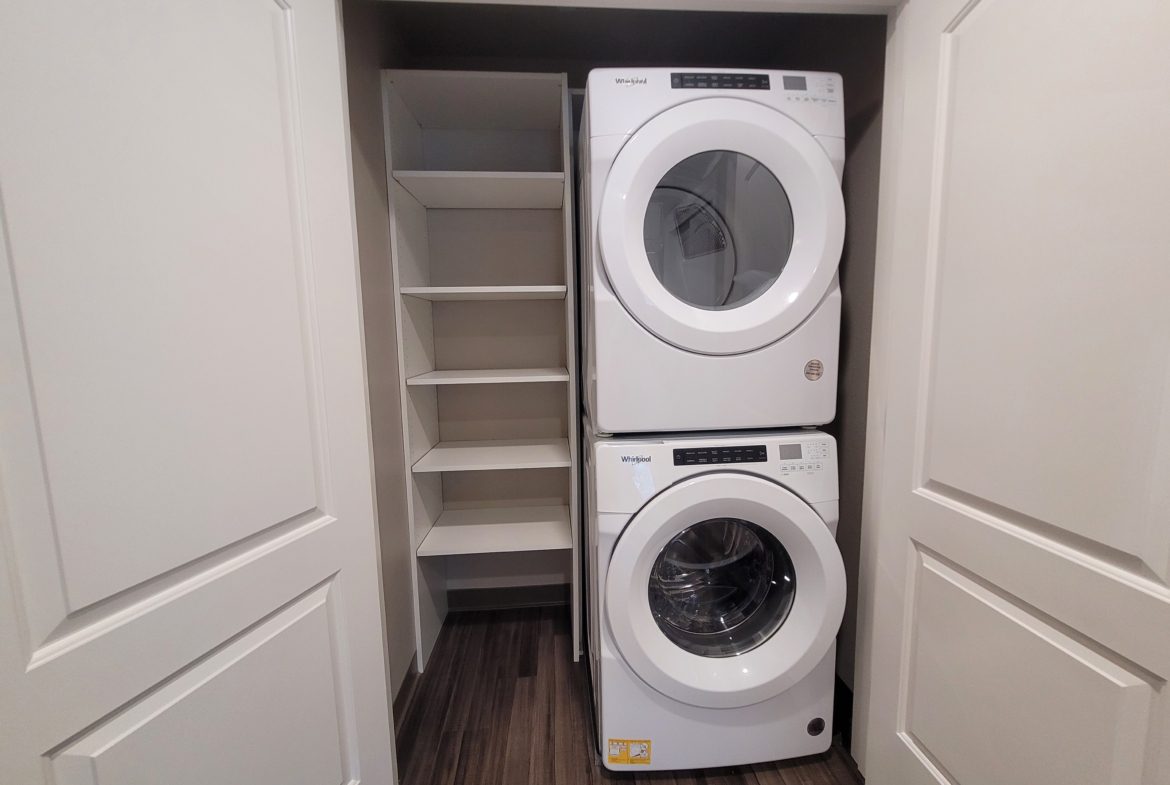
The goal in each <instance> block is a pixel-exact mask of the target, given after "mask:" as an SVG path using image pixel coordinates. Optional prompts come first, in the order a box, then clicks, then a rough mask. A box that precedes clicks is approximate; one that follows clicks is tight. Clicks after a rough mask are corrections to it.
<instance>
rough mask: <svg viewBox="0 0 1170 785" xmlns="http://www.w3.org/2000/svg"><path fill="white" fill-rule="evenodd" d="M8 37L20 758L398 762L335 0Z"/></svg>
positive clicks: (3, 18) (192, 5) (335, 766)
mask: <svg viewBox="0 0 1170 785" xmlns="http://www.w3.org/2000/svg"><path fill="white" fill-rule="evenodd" d="M0 52H2V53H3V54H0V66H2V67H0V103H3V105H4V106H6V107H9V108H10V111H9V112H8V113H7V114H6V118H5V121H4V123H3V125H2V127H0V189H2V194H3V214H2V218H3V223H2V225H0V231H3V234H4V237H3V240H4V242H3V244H2V245H0V253H2V254H3V262H4V268H5V269H4V271H3V275H2V276H0V320H2V327H0V357H2V358H3V370H2V372H0V408H2V410H3V413H4V423H5V426H4V431H5V433H4V440H3V443H2V444H0V484H2V486H0V487H2V490H3V508H2V510H0V516H2V517H0V534H2V535H3V538H2V540H0V545H3V547H4V550H5V552H6V559H5V560H4V561H3V569H4V570H5V572H6V573H7V575H6V580H4V581H3V582H2V585H3V586H4V591H5V595H4V598H3V604H2V605H0V613H3V614H4V616H3V619H0V623H2V624H3V626H4V629H5V630H8V631H12V632H14V633H15V635H5V636H4V639H3V644H2V646H3V649H0V687H2V688H3V693H4V696H5V700H4V703H5V705H6V706H7V705H16V706H21V707H23V710H22V712H21V723H20V725H19V727H18V728H14V729H12V732H11V733H10V732H9V729H7V728H6V731H5V734H3V735H4V738H3V740H2V741H0V768H2V769H3V770H4V771H5V775H6V776H8V775H9V774H11V775H12V777H13V781H14V782H15V781H19V782H28V783H32V782H41V781H44V778H45V777H46V776H49V774H47V772H52V776H53V777H55V778H56V779H57V781H60V782H63V783H73V782H94V783H105V782H134V781H139V780H138V779H135V778H141V781H144V782H145V781H158V778H159V776H164V778H165V779H166V780H167V781H168V782H193V783H194V782H209V781H217V782H232V781H239V782H244V781H250V782H256V781H274V782H275V781H281V782H302V781H303V782H324V781H329V782H334V781H348V780H354V781H359V780H360V781H368V782H379V783H381V782H390V781H391V779H392V776H393V774H392V763H391V760H390V750H391V746H390V739H389V725H388V719H387V706H386V691H385V684H384V680H385V662H384V654H383V646H382V627H381V620H380V611H379V602H378V598H377V595H376V591H377V565H376V562H375V558H376V557H375V554H376V552H377V548H376V543H375V537H374V529H373V525H374V524H373V514H372V513H373V511H372V494H371V489H370V471H371V470H370V463H369V445H368V432H367V424H366V403H365V390H364V381H363V372H362V358H361V334H360V329H359V328H360V325H359V312H358V299H357V281H356V266H355V260H354V251H353V228H352V227H353V224H352V211H351V206H350V200H351V196H350V188H349V181H348V155H347V149H346V144H347V136H346V126H345V105H344V101H343V93H342V90H343V86H344V75H343V70H342V63H341V53H340V47H339V30H338V19H337V9H336V7H335V5H334V3H333V2H329V0H296V1H295V2H292V3H284V2H276V1H275V0H245V1H244V2H229V1H228V0H213V2H179V3H165V4H161V5H160V4H152V3H143V2H138V1H137V0H120V1H119V0H115V2H109V3H101V4H93V5H78V4H44V3H35V2H31V0H29V1H28V2H25V1H24V0H22V1H21V2H18V3H10V4H8V5H7V6H5V8H4V10H3V12H2V13H0ZM9 589H11V592H9V591H8V590H9ZM10 700H11V703H9V701H10ZM79 734H80V735H79ZM209 750H216V753H215V754H214V755H211V754H208V751H209ZM161 772H165V775H162V774H160V773H161ZM87 778H88V779H87Z"/></svg>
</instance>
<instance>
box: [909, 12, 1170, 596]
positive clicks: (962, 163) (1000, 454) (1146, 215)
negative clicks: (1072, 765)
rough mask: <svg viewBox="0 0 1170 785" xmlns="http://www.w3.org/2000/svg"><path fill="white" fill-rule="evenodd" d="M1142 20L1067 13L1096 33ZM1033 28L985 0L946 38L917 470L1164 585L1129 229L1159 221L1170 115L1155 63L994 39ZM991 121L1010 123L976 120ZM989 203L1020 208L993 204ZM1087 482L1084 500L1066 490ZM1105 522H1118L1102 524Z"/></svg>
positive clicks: (1151, 252)
mask: <svg viewBox="0 0 1170 785" xmlns="http://www.w3.org/2000/svg"><path fill="white" fill-rule="evenodd" d="M1009 9H1010V10H1009ZM1146 13H1149V12H1148V11H1143V10H1142V7H1141V4H1122V5H1120V6H1108V7H1107V6H1093V7H1092V8H1088V7H1087V6H1086V10H1085V14H1086V15H1087V18H1088V19H1093V18H1095V19H1096V22H1097V23H1099V25H1101V26H1105V25H1114V26H1116V25H1117V24H1118V20H1116V19H1115V17H1121V21H1122V22H1123V23H1128V24H1130V25H1132V24H1141V23H1142V16H1143V14H1146ZM1050 14H1051V10H1050V9H1048V8H1047V4H1046V3H1043V2H1031V3H1024V4H1022V5H1020V6H1018V7H1009V6H1008V5H1006V4H1002V3H998V2H995V1H994V0H984V1H983V2H979V3H972V4H969V5H968V6H966V7H965V8H964V9H963V11H962V13H961V14H959V15H958V16H957V17H956V18H955V19H954V20H953V21H952V22H951V24H950V25H948V27H947V32H946V36H945V39H944V44H943V49H942V55H941V62H940V90H939V98H938V101H939V110H938V116H939V127H938V131H937V138H936V145H935V161H934V166H935V179H934V183H933V191H934V193H933V198H932V204H931V213H932V216H931V226H930V234H929V242H930V249H929V251H928V254H929V256H928V264H929V265H930V267H929V273H928V274H929V276H930V284H929V285H930V289H931V294H932V301H931V302H929V303H928V305H927V313H928V315H929V317H930V319H931V325H932V331H931V332H930V333H929V334H928V336H927V346H928V350H929V355H928V356H929V366H928V370H927V372H926V375H925V377H924V380H925V381H926V383H927V385H928V388H927V395H928V400H927V401H925V402H924V406H923V408H924V409H925V411H926V412H927V415H926V418H925V422H924V426H925V428H924V434H923V437H924V441H925V444H924V454H923V462H924V466H923V476H924V480H929V481H933V482H937V483H940V484H942V485H944V486H948V487H949V488H953V489H955V490H957V491H959V492H960V494H961V495H963V496H964V497H965V498H966V500H967V501H970V502H974V503H976V504H983V505H985V506H987V507H989V508H990V507H994V508H996V509H999V510H1003V511H1010V514H1009V516H1008V519H1009V520H1010V521H1011V522H1012V523H1013V524H1014V525H1017V526H1021V527H1024V528H1028V529H1035V530H1039V531H1040V532H1041V533H1042V534H1044V535H1046V536H1049V537H1052V538H1054V539H1059V540H1061V541H1062V542H1064V544H1066V545H1068V546H1069V547H1071V548H1074V549H1077V550H1081V551H1083V552H1084V553H1085V554H1086V555H1088V556H1092V557H1095V558H1098V559H1101V560H1103V561H1107V562H1110V563H1113V564H1118V565H1121V566H1123V568H1125V569H1130V570H1132V571H1133V572H1134V573H1135V574H1137V575H1144V576H1148V577H1155V578H1156V579H1158V580H1159V581H1161V582H1162V583H1164V584H1165V583H1167V581H1168V580H1170V528H1168V527H1166V526H1165V525H1164V521H1165V519H1166V515H1167V513H1168V512H1170V498H1168V496H1167V493H1166V491H1165V490H1164V487H1163V486H1164V485H1165V481H1164V480H1165V477H1167V476H1170V448H1168V447H1167V441H1166V439H1167V436H1168V434H1170V407H1167V405H1166V396H1167V390H1170V309H1166V308H1165V307H1164V304H1163V298H1164V293H1165V292H1166V291H1168V290H1170V267H1167V266H1166V265H1165V264H1164V263H1163V261H1164V260H1163V259H1162V258H1161V256H1162V254H1159V253H1158V252H1157V250H1156V249H1154V248H1152V247H1150V245H1149V241H1148V238H1147V237H1146V236H1145V235H1144V233H1143V228H1145V227H1152V226H1156V225H1158V222H1159V221H1160V220H1162V216H1164V215H1165V211H1166V210H1167V209H1168V208H1170V198H1167V196H1166V195H1165V193H1164V190H1165V189H1161V190H1162V191H1163V193H1161V194H1159V186H1158V183H1159V181H1160V180H1161V178H1160V176H1159V175H1158V174H1157V173H1156V172H1155V171H1154V170H1152V169H1151V168H1150V166H1149V164H1150V162H1151V161H1152V160H1155V159H1156V158H1157V157H1158V155H1159V154H1160V151H1161V150H1162V148H1163V135H1162V134H1163V131H1164V130H1165V129H1166V128H1170V108H1167V107H1166V105H1165V101H1164V100H1163V101H1162V105H1160V106H1159V105H1158V103H1157V102H1158V94H1157V93H1156V92H1151V91H1150V89H1151V87H1152V86H1153V80H1154V79H1155V76H1154V74H1155V73H1156V72H1157V70H1158V68H1159V65H1158V63H1159V59H1158V56H1157V55H1156V54H1154V53H1152V52H1150V51H1147V50H1146V49H1145V48H1143V47H1140V46H1139V47H1133V46H1130V45H1129V42H1128V39H1127V38H1125V37H1118V38H1116V39H1103V38H1101V37H1098V36H1095V35H1092V36H1090V38H1091V40H1086V39H1085V37H1084V36H1082V35H1081V34H1079V33H1073V34H1067V33H1066V34H1063V35H1062V34H1054V35H1052V36H1051V37H1050V39H1049V44H1047V46H1050V47H1051V49H1052V52H1051V56H1048V57H1045V58H1043V59H1042V60H1040V61H1037V58H1036V57H1035V53H1034V52H1033V51H1032V50H1031V49H1028V48H1024V47H1020V46H1019V45H1018V44H1016V45H1015V46H1013V45H1012V44H1013V42H1014V39H1015V37H1016V36H1017V35H1019V30H1021V29H1036V30H1039V29H1043V28H1044V27H1045V26H1047V25H1049V24H1051V16H1050ZM1150 21H1151V22H1153V21H1155V20H1153V19H1151V20H1150ZM1085 24H1086V25H1091V23H1090V22H1088V21H1086V22H1085ZM1089 29H1090V28H1089V27H1088V26H1086V28H1085V30H1086V31H1087V30H1089ZM1087 51H1093V52H1094V56H1093V57H1085V56H1080V55H1081V53H1083V52H1087ZM1103 63H1108V66H1104V65H1103ZM1121 74H1125V75H1126V76H1125V77H1124V79H1123V81H1121V82H1118V81H1117V79H1118V78H1119V77H1120V75H1121ZM1062 84H1067V85H1070V86H1075V87H1076V88H1077V89H1069V88H1067V87H1062V86H1061V85H1062ZM1082 91H1083V92H1082ZM1162 92H1163V94H1164V93H1165V90H1163V91H1162ZM1090 96H1092V99H1090ZM1163 97H1164V96H1163ZM1135 101H1137V102H1142V103H1147V102H1148V103H1149V115H1150V116H1143V118H1142V121H1141V122H1133V121H1132V120H1130V119H1128V118H1129V117H1130V113H1128V112H1127V111H1126V109H1127V107H1130V106H1132V105H1133V102H1135ZM1130 112H1132V110H1130ZM1143 114H1144V113H1143ZM996 116H1000V117H1004V118H1015V119H1017V121H1001V122H988V120H987V118H992V117H996ZM989 161H992V162H993V163H992V165H987V164H988V162H989ZM1048 189H1051V190H1052V191H1053V192H1054V193H1057V194H1060V195H1061V196H1062V198H1060V199H1054V198H1045V196H1044V195H1043V193H1042V192H1043V191H1047V190H1048ZM1005 193H1019V194H1022V193H1031V194H1032V197H1033V198H1029V199H1027V200H1022V201H1021V203H1020V204H1019V206H1018V209H1014V210H1011V211H1003V210H996V209H995V206H996V205H997V204H999V203H1000V202H1001V201H1002V200H1003V198H1004V194H1005ZM1105 194H1113V195H1115V197H1114V198H1109V197H1104V196H1103V195H1105ZM1076 215H1081V216H1083V220H1078V219H1076V218H1073V217H1072V216H1076ZM1121 402H1124V405H1122V404H1121ZM1073 423H1075V425H1070V424H1073ZM1086 486H1092V487H1093V489H1094V492H1093V493H1092V494H1079V493H1070V492H1068V490H1067V489H1069V488H1076V487H1086ZM1118 516H1120V517H1123V518H1126V519H1128V520H1130V521H1133V525H1128V526H1121V527H1119V526H1115V525H1113V523H1112V520H1113V518H1114V517H1118Z"/></svg>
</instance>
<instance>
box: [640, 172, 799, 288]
mask: <svg viewBox="0 0 1170 785" xmlns="http://www.w3.org/2000/svg"><path fill="white" fill-rule="evenodd" d="M792 235H793V219H792V206H791V204H790V203H789V200H788V195H787V194H786V193H785V191H784V187H783V186H782V185H781V184H780V181H779V180H777V179H776V176H775V175H774V174H772V172H771V171H770V170H769V169H768V168H767V167H766V166H764V165H763V164H762V163H760V162H759V161H757V160H756V159H754V158H752V157H751V156H749V155H744V154H743V153H737V152H731V151H728V150H708V151H706V152H703V153H698V154H697V155H692V156H690V157H688V158H686V159H684V160H682V161H680V162H679V163H677V164H675V165H674V166H673V167H672V168H671V169H670V171H668V172H667V173H666V174H665V175H664V176H663V178H662V180H661V181H660V182H659V183H658V185H657V186H656V187H655V188H654V191H653V193H652V194H651V196H650V202H649V204H648V205H647V206H646V215H645V218H644V221H643V240H644V243H645V248H646V256H647V258H648V259H649V262H650V267H651V269H652V270H653V271H654V275H655V276H656V277H657V278H658V280H659V281H660V282H661V283H662V285H663V286H664V287H666V289H667V290H668V291H669V292H670V293H671V294H673V295H674V296H675V297H677V298H679V299H680V300H682V301H684V302H686V303H688V304H690V305H693V306H696V307H699V308H705V309H709V310H724V309H727V308H737V307H739V306H742V305H744V304H746V303H748V302H751V301H752V300H754V299H755V298H756V297H758V296H759V295H761V294H763V293H764V292H765V291H767V289H768V288H769V287H770V286H771V285H772V284H773V283H774V282H775V281H776V279H777V278H779V277H780V274H781V273H782V272H783V271H784V266H785V264H786V263H787V262H788V257H789V255H790V253H791V252H792Z"/></svg>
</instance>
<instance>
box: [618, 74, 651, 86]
mask: <svg viewBox="0 0 1170 785" xmlns="http://www.w3.org/2000/svg"><path fill="white" fill-rule="evenodd" d="M613 83H614V84H618V85H625V86H626V87H633V86H634V85H640V84H646V77H644V76H615V77H614V78H613Z"/></svg>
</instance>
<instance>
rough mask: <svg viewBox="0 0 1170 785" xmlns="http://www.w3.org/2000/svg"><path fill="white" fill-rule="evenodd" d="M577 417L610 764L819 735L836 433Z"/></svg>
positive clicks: (602, 726) (593, 634) (836, 592)
mask: <svg viewBox="0 0 1170 785" xmlns="http://www.w3.org/2000/svg"><path fill="white" fill-rule="evenodd" d="M585 432H586V434H587V437H586V438H587V448H586V451H585V456H586V459H585V471H586V488H587V495H586V519H587V531H588V543H587V566H588V578H589V589H588V594H587V597H588V605H589V639H590V646H589V652H590V654H589V665H590V669H591V673H592V676H593V696H594V701H595V709H596V717H597V722H598V743H599V747H600V753H601V758H602V761H603V763H604V764H605V765H606V767H607V768H610V769H614V770H627V769H628V770H644V769H690V768H704V767H710V766H729V765H739V764H748V763H758V762H763V761H771V760H780V759H783V758H790V757H796V756H800V755H811V754H815V753H818V752H823V751H825V750H826V749H828V747H829V738H830V736H831V733H832V730H831V729H832V720H833V717H832V710H833V680H834V675H833V672H834V663H833V660H834V654H835V648H836V647H835V639H836V635H837V629H838V627H839V626H840V624H841V617H842V614H843V613H844V609H845V569H844V567H843V565H842V562H841V554H840V552H839V550H838V548H837V543H836V540H835V539H834V537H835V533H836V527H837V514H838V507H837V504H838V496H837V453H836V443H835V442H834V440H833V438H832V437H831V436H828V435H827V434H824V433H821V432H819V431H811V430H806V431H798V432H789V433H783V432H781V433H776V432H772V433H737V434H734V435H728V434H705V435H700V436H694V437H672V438H661V439H630V438H607V437H598V436H596V435H594V434H593V433H592V429H591V427H589V424H588V423H587V424H586V428H585Z"/></svg>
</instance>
